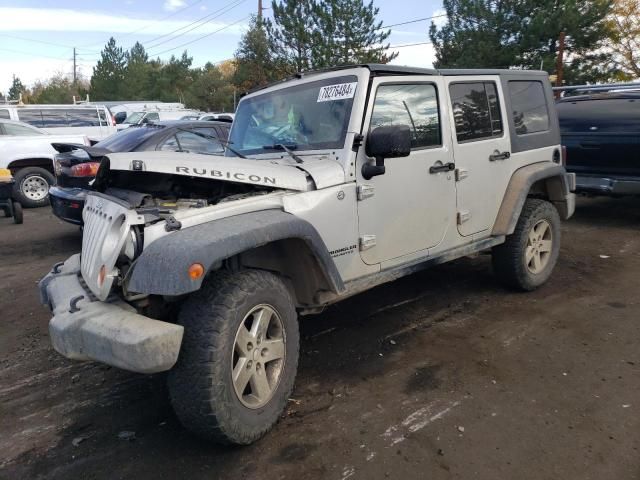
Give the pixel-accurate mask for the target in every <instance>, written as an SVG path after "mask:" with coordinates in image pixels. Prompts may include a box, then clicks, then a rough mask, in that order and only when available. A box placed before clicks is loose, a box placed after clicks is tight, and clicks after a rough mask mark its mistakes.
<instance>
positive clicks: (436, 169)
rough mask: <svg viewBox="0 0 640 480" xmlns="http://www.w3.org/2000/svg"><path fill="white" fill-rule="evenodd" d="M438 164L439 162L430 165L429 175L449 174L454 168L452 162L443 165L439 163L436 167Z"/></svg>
mask: <svg viewBox="0 0 640 480" xmlns="http://www.w3.org/2000/svg"><path fill="white" fill-rule="evenodd" d="M439 163H440V161H437V162H436V164H435V165H432V166H431V167H430V168H429V173H441V172H450V171H451V170H453V169H455V168H456V166H455V164H454V163H453V162H449V163H445V164H442V163H440V165H438V164H439Z"/></svg>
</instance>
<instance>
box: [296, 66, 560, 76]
mask: <svg viewBox="0 0 640 480" xmlns="http://www.w3.org/2000/svg"><path fill="white" fill-rule="evenodd" d="M349 68H366V69H368V70H369V71H370V72H371V73H373V74H374V75H453V76H458V75H536V76H538V75H539V76H547V75H548V73H547V72H544V71H539V70H509V69H495V68H469V69H465V68H443V69H435V68H420V67H408V66H404V65H385V64H381V63H363V64H359V65H344V66H340V67H331V68H327V69H322V70H311V71H309V72H302V73H301V74H298V76H300V75H302V76H305V75H310V74H314V73H322V72H331V71H339V70H346V69H349Z"/></svg>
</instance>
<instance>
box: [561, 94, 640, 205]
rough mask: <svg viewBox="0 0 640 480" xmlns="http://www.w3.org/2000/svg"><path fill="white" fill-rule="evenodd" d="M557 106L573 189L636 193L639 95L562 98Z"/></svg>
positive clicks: (639, 168) (639, 191) (639, 161)
mask: <svg viewBox="0 0 640 480" xmlns="http://www.w3.org/2000/svg"><path fill="white" fill-rule="evenodd" d="M556 107H557V111H558V117H559V119H560V134H561V136H562V145H563V146H564V147H565V148H566V168H567V170H568V171H569V172H574V173H575V174H576V191H578V192H583V193H591V194H599V195H637V194H640V92H631V91H629V92H607V93H596V94H591V95H578V96H573V97H566V98H562V99H560V100H559V101H558V103H557V104H556Z"/></svg>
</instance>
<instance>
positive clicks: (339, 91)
mask: <svg viewBox="0 0 640 480" xmlns="http://www.w3.org/2000/svg"><path fill="white" fill-rule="evenodd" d="M356 85H358V82H351V83H338V84H337V85H327V86H326V87H322V88H320V92H319V93H318V101H317V102H316V103H318V102H331V101H333V100H343V99H345V98H353V96H354V95H355V93H356Z"/></svg>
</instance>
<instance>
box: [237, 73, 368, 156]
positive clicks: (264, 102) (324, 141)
mask: <svg viewBox="0 0 640 480" xmlns="http://www.w3.org/2000/svg"><path fill="white" fill-rule="evenodd" d="M357 82H358V78H357V77H356V76H355V75H344V76H340V77H331V78H327V79H325V80H319V81H317V82H310V83H305V84H302V85H296V86H295V87H289V88H284V89H282V90H277V91H275V92H270V93H265V94H263V95H259V96H256V97H253V98H249V99H246V100H243V101H242V102H240V105H239V107H238V111H237V112H236V115H235V120H234V122H233V127H232V129H231V137H230V138H229V140H230V142H231V143H232V145H233V148H234V149H235V150H238V151H240V152H242V153H243V154H252V153H264V152H266V151H271V150H272V148H273V146H274V145H281V144H284V145H286V146H287V147H289V148H295V149H296V150H317V149H330V148H342V147H343V146H344V139H345V136H346V134H347V128H348V126H349V119H350V117H351V107H352V106H353V97H354V95H355V91H356V87H357Z"/></svg>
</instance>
